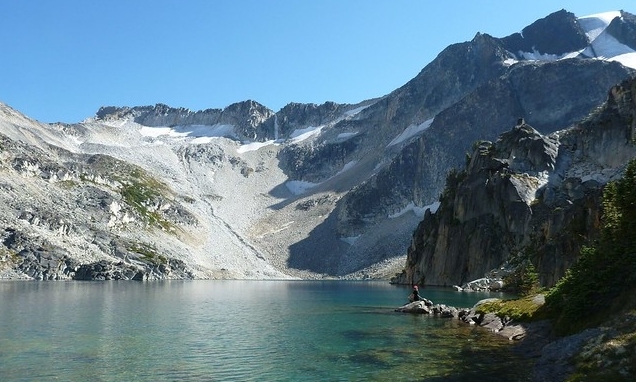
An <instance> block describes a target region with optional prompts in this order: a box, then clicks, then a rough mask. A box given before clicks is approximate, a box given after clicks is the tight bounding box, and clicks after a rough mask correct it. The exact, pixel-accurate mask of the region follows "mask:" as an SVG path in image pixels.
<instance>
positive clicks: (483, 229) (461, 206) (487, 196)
mask: <svg viewBox="0 0 636 382" xmlns="http://www.w3.org/2000/svg"><path fill="white" fill-rule="evenodd" d="M635 91H636V79H631V80H628V81H625V82H623V83H622V84H621V85H620V86H616V87H614V88H612V90H611V91H610V93H609V97H608V100H607V102H606V103H605V105H604V106H603V107H602V108H601V109H600V110H598V111H597V112H596V113H595V114H593V115H592V116H591V117H589V118H588V119H586V120H585V121H583V122H581V123H580V124H578V125H577V126H575V127H572V128H570V129H567V130H564V131H561V132H558V133H555V134H551V135H547V136H546V135H543V134H541V133H539V132H538V131H536V130H535V129H533V128H532V127H531V126H529V125H528V124H526V123H525V122H524V121H520V124H519V125H517V126H515V127H514V128H513V129H512V130H511V131H510V132H507V133H504V134H502V135H501V136H500V138H499V139H498V140H497V141H496V142H495V143H490V142H487V141H485V142H481V143H480V144H479V145H478V147H476V148H475V150H474V151H473V154H472V156H471V160H470V162H469V164H468V165H467V166H466V169H465V171H462V172H456V173H452V174H451V175H449V177H448V179H447V184H446V189H445V191H444V193H443V194H442V196H441V198H440V202H441V206H440V208H439V209H438V211H437V213H435V214H431V213H428V214H426V215H425V217H424V219H423V220H422V222H421V223H420V224H419V226H418V228H417V229H416V231H415V233H414V234H413V240H412V243H411V246H410V248H409V250H408V255H407V262H406V267H405V270H404V271H403V273H402V274H400V275H397V276H396V277H395V278H394V280H393V281H394V282H398V283H408V284H429V285H460V284H463V283H465V282H467V281H469V280H473V279H477V278H480V277H482V276H483V275H484V274H486V273H487V272H488V271H489V270H492V269H495V268H498V267H499V266H501V265H502V264H503V263H504V262H505V261H507V260H509V259H510V258H512V257H513V256H518V255H519V254H524V256H526V257H527V258H529V259H530V260H531V261H532V262H533V264H535V266H536V268H537V270H538V272H539V276H540V282H541V283H542V284H543V285H545V286H551V285H553V284H554V283H555V282H556V281H557V280H558V279H559V278H560V277H562V276H563V275H564V273H565V270H566V269H567V268H568V267H569V266H570V265H571V264H572V263H573V262H574V261H575V260H576V254H577V253H578V251H579V249H580V247H581V246H582V245H584V244H585V243H588V242H589V241H590V240H592V239H593V238H594V237H596V235H597V234H598V229H599V226H600V214H601V207H600V206H601V204H600V203H601V193H602V187H603V185H604V184H605V183H606V182H607V181H609V180H611V179H615V178H616V177H617V176H620V173H621V171H622V169H623V168H624V165H625V164H626V162H627V161H628V160H630V159H632V158H634V157H636V147H635V145H634V136H635V131H636V122H635V118H634V116H635V115H636V114H635V113H636V103H635V101H634V98H633V94H636V93H635Z"/></svg>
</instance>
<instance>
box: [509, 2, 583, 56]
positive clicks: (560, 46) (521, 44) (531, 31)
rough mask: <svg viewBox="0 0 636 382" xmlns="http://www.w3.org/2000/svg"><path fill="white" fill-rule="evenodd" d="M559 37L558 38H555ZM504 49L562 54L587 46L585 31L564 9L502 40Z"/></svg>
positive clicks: (515, 51) (514, 51)
mask: <svg viewBox="0 0 636 382" xmlns="http://www.w3.org/2000/svg"><path fill="white" fill-rule="evenodd" d="M555 36H559V38H555ZM502 41H503V43H504V45H505V46H506V49H508V50H509V51H511V52H513V53H515V54H517V53H518V52H533V51H537V52H539V53H541V54H557V55H558V54H563V53H567V52H575V51H578V50H581V49H584V48H585V47H586V46H587V44H588V39H587V36H586V34H585V31H584V30H583V29H582V28H581V26H580V25H579V23H578V22H577V19H576V16H575V15H574V14H573V13H571V12H568V11H566V10H564V9H562V10H560V11H558V12H554V13H552V14H550V15H548V16H546V17H544V18H542V19H539V20H537V21H535V22H534V23H532V24H530V25H528V26H527V27H525V28H523V30H522V31H521V33H514V34H512V35H510V36H508V37H504V38H503V39H502Z"/></svg>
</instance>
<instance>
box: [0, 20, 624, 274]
mask: <svg viewBox="0 0 636 382" xmlns="http://www.w3.org/2000/svg"><path fill="white" fill-rule="evenodd" d="M599 20H600V21H599ZM604 20H605V21H604ZM608 20H611V22H610V21H608ZM592 21H594V22H595V24H594V23H593V24H594V28H596V29H593V30H592V29H591V27H590V19H585V18H577V17H575V16H574V15H573V14H571V13H569V12H566V11H560V12H557V13H555V14H553V15H549V16H548V17H546V18H545V19H542V20H538V21H537V22H536V23H534V24H532V25H530V26H528V27H527V28H525V29H524V30H523V33H522V34H518V35H512V36H508V37H504V38H496V37H493V36H490V35H488V34H484V33H477V34H476V35H475V37H474V38H473V39H472V40H471V41H467V42H462V43H458V44H453V45H451V46H449V47H448V48H446V49H445V50H443V51H442V52H440V54H439V55H438V56H437V57H436V59H435V60H433V61H432V62H431V63H429V64H428V65H427V66H426V67H424V68H423V69H422V71H421V72H420V73H419V74H418V75H417V76H416V77H415V78H413V79H412V80H411V81H409V82H408V83H406V84H405V85H404V86H402V87H400V88H398V89H396V90H395V91H393V92H391V93H390V94H387V95H385V96H383V97H379V98H374V99H369V100H364V101H361V102H359V103H357V104H351V105H342V104H336V103H333V102H326V103H324V104H322V105H315V104H300V103H290V104H288V105H287V106H285V107H283V108H282V109H281V110H279V111H277V112H274V111H272V110H270V109H268V108H267V107H266V106H264V105H261V104H259V103H258V102H255V101H251V100H250V101H244V102H239V103H236V104H233V105H230V106H228V107H226V108H224V109H207V110H201V111H191V110H189V109H186V108H175V107H170V106H167V105H163V104H157V105H154V106H135V107H115V106H109V107H103V108H101V109H100V110H99V111H98V112H97V114H96V115H95V116H94V117H93V118H89V119H87V120H85V121H83V122H82V123H78V124H52V125H47V124H40V123H38V122H36V121H32V120H30V119H29V118H28V117H26V116H23V115H21V114H20V113H19V112H17V111H15V110H12V109H11V108H10V107H8V106H5V105H0V106H1V107H0V111H1V113H0V134H1V135H0V136H1V137H2V139H3V144H2V147H0V149H1V151H0V159H1V160H0V173H1V174H2V179H3V183H2V184H1V187H2V189H3V190H4V191H3V192H2V193H0V202H1V203H3V204H2V205H4V206H6V208H3V209H0V222H1V223H2V224H3V227H4V229H5V233H4V234H3V236H2V237H1V240H2V243H3V246H2V247H0V277H12V278H13V277H32V278H140V277H141V278H192V277H197V278H199V277H200V278H272V277H273V278H284V277H325V276H328V277H334V276H343V277H364V276H365V274H366V275H368V273H365V272H367V271H366V270H365V269H366V268H367V267H375V266H376V265H377V264H384V263H385V262H386V261H387V260H394V259H398V260H401V258H403V257H404V256H405V254H406V252H407V249H408V248H409V245H410V241H411V237H412V234H413V230H414V229H415V228H416V227H417V226H418V224H419V223H420V221H421V220H422V218H423V217H424V214H425V211H426V210H427V209H428V208H429V207H432V208H433V210H434V206H435V205H436V202H437V200H438V197H439V195H440V194H441V193H443V192H444V185H445V179H446V174H447V173H448V171H450V170H451V169H453V168H459V167H462V166H463V165H464V163H465V162H466V154H467V153H472V151H473V144H474V142H476V141H480V140H495V139H496V138H497V137H498V136H499V135H500V134H502V133H503V132H505V131H507V130H509V128H510V126H511V125H512V124H513V123H514V121H516V120H517V119H518V118H519V117H523V118H525V125H524V126H526V125H529V126H532V127H533V128H534V129H536V132H535V131H534V130H527V131H526V129H522V131H521V132H524V134H527V135H528V138H527V139H529V140H531V141H534V140H535V138H530V137H531V136H534V135H533V134H539V136H541V137H543V136H548V135H550V134H552V133H554V132H556V131H560V130H562V129H564V128H567V127H569V126H571V125H572V124H574V123H576V122H577V121H580V120H582V119H584V118H585V117H586V116H588V115H589V114H590V113H591V112H592V111H593V110H594V109H595V108H597V107H598V106H599V105H600V104H601V103H602V102H603V101H604V100H605V97H606V92H607V89H609V88H610V87H611V86H613V85H615V84H617V83H619V82H620V81H622V80H624V79H625V78H628V77H631V76H634V75H635V73H636V70H635V69H634V68H633V67H631V66H630V65H628V64H629V62H630V61H629V60H628V59H625V57H628V56H629V54H634V52H633V48H630V47H632V46H633V44H634V43H633V41H632V40H631V38H632V36H633V31H634V28H635V27H634V25H636V24H635V20H634V17H633V16H632V15H630V14H627V13H624V12H623V13H620V12H613V13H610V14H609V16H607V17H605V16H604V17H602V18H593V20H592ZM597 21H598V22H597ZM599 23H600V25H601V26H602V27H603V28H605V29H603V30H602V32H599V30H600V29H599V28H598V25H597V24H599ZM601 29H602V28H601ZM554 31H558V32H559V34H558V35H559V38H554V35H553V34H552V33H553V32H554ZM592 31H594V33H591V32H592ZM548 32H549V33H548ZM597 32H598V33H600V34H599V35H597V34H595V33H597ZM598 36H602V38H600V40H599V37H598ZM608 42H609V43H611V47H612V49H611V50H607V49H605V50H604V48H606V44H608ZM604 44H605V45H604ZM630 52H631V53H630ZM609 53H612V54H609ZM633 66H636V64H634V65H633ZM550 136H551V135H550ZM515 139H516V138H514V139H512V140H515ZM542 140H543V138H542ZM553 140H554V139H553V138H550V139H548V140H547V141H546V142H548V143H549V142H552V141H553ZM557 141H558V145H561V144H562V141H561V138H559V139H557ZM548 143H545V145H547V144H548ZM550 144H552V143H550ZM586 144H589V143H586ZM482 146H483V145H482ZM583 146H584V144H583V143H580V144H579V146H578V147H583ZM558 147H560V146H558ZM508 149H509V150H511V151H514V150H515V149H513V148H512V147H509V148H508ZM484 150H486V149H485V148H484ZM489 150H490V149H488V150H486V151H485V152H490V151H489ZM502 150H503V149H502ZM559 150H560V149H559ZM514 155H515V156H518V155H517V154H514ZM559 155H560V154H559ZM518 157H520V156H518ZM472 158H473V159H474V158H475V154H472ZM495 158H497V157H495ZM544 159H545V158H539V159H537V158H530V159H528V161H529V162H528V163H535V162H536V161H537V160H544ZM545 160H548V159H545ZM488 163H490V162H488ZM488 163H485V162H484V163H483V165H486V164H488ZM488 165H493V164H492V163H490V164H488ZM558 165H559V163H558V162H557V163H556V164H555V166H557V168H558ZM475 166H476V165H475ZM528 166H529V165H528ZM530 171H531V172H532V171H535V172H539V170H536V169H535V170H530ZM541 171H543V170H541ZM482 176H485V175H483V174H482ZM529 176H530V175H529ZM532 176H534V175H532ZM485 179H486V178H485ZM485 179H481V178H480V179H478V180H480V181H481V180H484V181H485ZM519 179H521V180H523V179H522V177H519ZM513 180H514V181H518V182H521V180H518V179H516V178H513ZM475 181H477V180H475ZM492 181H493V182H499V183H500V184H503V185H506V187H504V188H503V189H496V190H493V192H497V193H499V194H500V196H501V197H502V198H503V197H504V196H505V197H507V198H513V197H514V195H515V194H514V192H515V190H516V188H515V187H516V186H515V185H516V183H514V184H513V183H510V182H512V181H509V180H507V178H506V177H504V176H503V175H502V177H501V179H497V178H493V179H492ZM506 182H508V183H506ZM509 183H510V184H509ZM502 187H503V186H502ZM571 187H573V190H580V188H577V187H578V186H577V184H576V182H575V183H572V184H571ZM21 190H22V191H21ZM586 190H587V189H586ZM572 192H574V191H572ZM576 192H579V191H576ZM586 192H587V191H586ZM590 192H591V191H590ZM547 195H551V194H550V192H549V191H547ZM468 196H470V195H467V196H466V198H464V199H467V200H466V201H465V202H466V203H468V202H469V200H468ZM486 196H487V195H484V197H486ZM590 197H591V196H590ZM464 199H462V200H464ZM444 200H445V199H444ZM497 202H498V199H493V200H491V201H490V202H489V203H490V204H492V205H491V208H495V204H496V203H497ZM526 204H527V203H526ZM524 208H525V209H524ZM462 211H463V212H462V214H460V216H464V215H463V214H466V216H472V214H474V213H476V212H471V211H472V210H471V208H468V207H465V208H464V209H463V210H462ZM568 211H569V210H568ZM522 212H523V213H526V214H527V213H528V212H527V207H523V205H522V203H521V202H520V204H518V205H515V213H519V214H521V213H522ZM533 214H534V212H533ZM435 215H436V214H435ZM427 216H428V215H427ZM533 216H534V215H533ZM559 216H560V215H557V216H554V217H553V219H554V220H555V223H554V224H558V223H559V219H565V217H559ZM564 216H565V215H564ZM467 219H468V218H467ZM471 219H472V218H471ZM499 223H500V224H503V223H502V222H499ZM427 224H428V223H427ZM480 224H482V223H480ZM484 224H485V223H484ZM524 224H526V225H527V224H529V223H524ZM522 226H523V225H515V226H514V227H507V226H505V227H504V226H502V227H501V228H502V229H504V228H505V229H513V232H517V233H518V234H519V235H521V233H520V232H525V231H523V230H524V228H523V227H522ZM431 229H432V228H431ZM546 229H551V228H550V227H548V228H546ZM482 236H483V240H486V238H487V237H491V236H487V234H486V233H483V234H482ZM474 240H477V239H474ZM489 240H492V244H491V245H492V246H493V248H494V247H497V248H498V247H501V246H504V245H506V246H509V247H510V248H512V247H514V246H519V245H521V244H522V242H523V240H521V239H520V238H515V240H516V241H514V240H513V241H512V242H511V243H512V244H511V243H508V242H505V243H504V242H501V240H500V239H497V238H494V237H493V238H491V239H489ZM497 240H499V241H497ZM471 243H472V242H471ZM476 243H477V242H475V243H473V244H476ZM471 250H473V249H471ZM511 251H512V250H511ZM51 254H54V255H51ZM474 256H477V253H475V254H474ZM502 258H503V257H502ZM409 261H410V260H409ZM475 261H477V260H474V261H473V262H472V263H471V266H470V267H469V268H468V270H466V271H464V269H463V268H460V270H459V271H457V270H452V269H451V267H450V265H449V267H447V268H445V270H444V271H443V272H446V273H448V277H447V279H443V281H441V282H444V283H445V282H447V281H446V280H449V281H448V282H451V281H450V280H451V279H452V280H453V281H452V282H453V283H456V282H459V281H455V279H456V278H457V277H455V274H456V273H457V272H460V273H461V274H465V275H466V277H469V276H470V275H472V274H473V273H478V271H477V269H478V268H479V267H478V266H476V265H475ZM492 263H493V264H494V263H497V261H496V259H495V260H492ZM455 265H457V266H460V265H461V264H459V263H458V264H454V265H453V266H455ZM564 266H565V263H564ZM473 267H474V268H473ZM3 272H4V273H3ZM440 272H442V271H440ZM453 272H454V273H453ZM5 274H6V275H7V276H3V275H5ZM546 277H548V276H546ZM459 278H460V279H462V277H459ZM440 280H442V279H440Z"/></svg>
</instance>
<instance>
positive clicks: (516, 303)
mask: <svg viewBox="0 0 636 382" xmlns="http://www.w3.org/2000/svg"><path fill="white" fill-rule="evenodd" d="M539 299H540V296H538V295H528V296H525V297H522V298H519V299H514V300H497V301H492V302H487V303H484V304H481V305H479V306H478V307H477V309H476V312H477V313H495V314H496V315H497V316H499V317H500V318H501V319H511V320H513V321H515V322H529V321H536V320H540V319H545V318H546V314H545V311H544V310H543V309H541V307H542V301H539Z"/></svg>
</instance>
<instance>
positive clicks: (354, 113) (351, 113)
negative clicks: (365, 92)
mask: <svg viewBox="0 0 636 382" xmlns="http://www.w3.org/2000/svg"><path fill="white" fill-rule="evenodd" d="M369 106H371V105H366V106H360V107H358V108H355V109H352V110H349V111H346V112H345V113H344V114H345V115H346V116H347V117H353V116H354V115H356V114H359V113H360V112H361V111H362V110H364V109H366V108H368V107H369Z"/></svg>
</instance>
